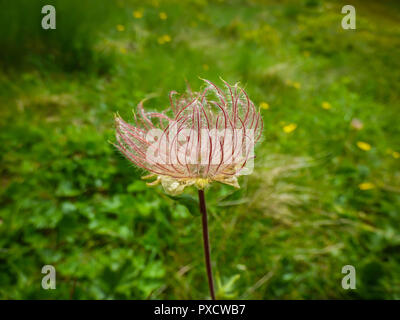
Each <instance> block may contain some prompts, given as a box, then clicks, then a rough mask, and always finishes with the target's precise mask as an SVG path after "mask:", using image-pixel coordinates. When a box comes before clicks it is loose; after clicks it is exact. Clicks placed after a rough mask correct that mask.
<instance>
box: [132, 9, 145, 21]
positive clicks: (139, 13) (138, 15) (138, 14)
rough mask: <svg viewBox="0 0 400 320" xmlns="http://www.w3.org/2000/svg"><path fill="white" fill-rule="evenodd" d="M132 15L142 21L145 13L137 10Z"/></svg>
mask: <svg viewBox="0 0 400 320" xmlns="http://www.w3.org/2000/svg"><path fill="white" fill-rule="evenodd" d="M132 15H133V17H134V18H135V19H141V18H143V11H141V10H135V11H133V12H132Z"/></svg>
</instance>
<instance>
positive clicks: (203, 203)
mask: <svg viewBox="0 0 400 320" xmlns="http://www.w3.org/2000/svg"><path fill="white" fill-rule="evenodd" d="M199 201H200V211H201V216H202V224H203V244H204V258H205V261H206V269H207V278H208V286H209V288H210V294H211V299H212V300H215V293H214V283H213V275H212V269H211V257H210V241H209V239H208V222H207V207H206V199H205V198H204V190H199Z"/></svg>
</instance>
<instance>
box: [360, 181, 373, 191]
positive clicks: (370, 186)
mask: <svg viewBox="0 0 400 320" xmlns="http://www.w3.org/2000/svg"><path fill="white" fill-rule="evenodd" d="M358 187H359V188H360V190H371V189H374V188H375V185H374V184H373V183H372V182H363V183H360V184H359V185H358Z"/></svg>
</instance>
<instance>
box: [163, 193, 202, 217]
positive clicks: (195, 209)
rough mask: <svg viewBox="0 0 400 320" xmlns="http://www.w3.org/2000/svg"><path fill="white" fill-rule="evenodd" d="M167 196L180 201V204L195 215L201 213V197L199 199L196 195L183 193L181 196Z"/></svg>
mask: <svg viewBox="0 0 400 320" xmlns="http://www.w3.org/2000/svg"><path fill="white" fill-rule="evenodd" d="M167 196H168V197H169V198H171V199H172V200H175V201H177V202H179V204H181V205H183V206H185V207H186V208H187V209H188V210H189V212H190V213H191V214H192V215H193V216H200V215H201V213H200V208H199V199H197V198H196V197H193V196H192V195H190V194H182V195H180V196H170V195H167Z"/></svg>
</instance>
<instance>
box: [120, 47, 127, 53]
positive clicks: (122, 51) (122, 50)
mask: <svg viewBox="0 0 400 320" xmlns="http://www.w3.org/2000/svg"><path fill="white" fill-rule="evenodd" d="M119 51H120V52H121V53H123V54H126V53H127V50H126V48H124V47H121V48H119Z"/></svg>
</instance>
